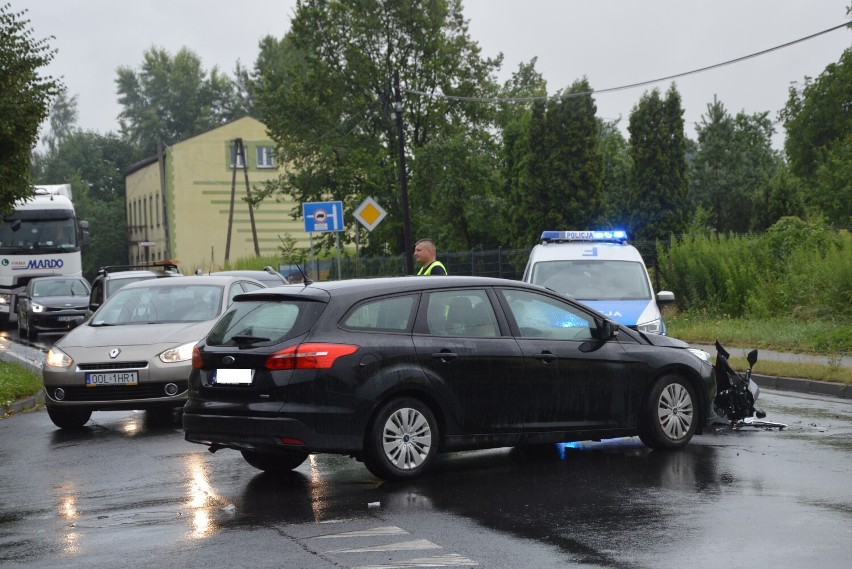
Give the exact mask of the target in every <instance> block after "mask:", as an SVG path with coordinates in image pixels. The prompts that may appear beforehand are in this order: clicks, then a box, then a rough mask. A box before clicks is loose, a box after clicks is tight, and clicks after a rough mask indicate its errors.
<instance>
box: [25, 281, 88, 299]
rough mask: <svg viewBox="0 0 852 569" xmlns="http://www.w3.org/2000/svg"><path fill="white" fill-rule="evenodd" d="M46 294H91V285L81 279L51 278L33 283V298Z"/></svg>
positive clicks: (42, 296)
mask: <svg viewBox="0 0 852 569" xmlns="http://www.w3.org/2000/svg"><path fill="white" fill-rule="evenodd" d="M46 296H89V287H88V285H86V283H84V282H83V281H81V280H80V279H50V280H44V281H37V282H35V283H33V298H44V297H46Z"/></svg>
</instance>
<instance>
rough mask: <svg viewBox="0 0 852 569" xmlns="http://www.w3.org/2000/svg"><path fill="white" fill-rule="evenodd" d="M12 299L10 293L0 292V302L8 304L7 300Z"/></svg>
mask: <svg viewBox="0 0 852 569" xmlns="http://www.w3.org/2000/svg"><path fill="white" fill-rule="evenodd" d="M11 299H12V295H10V294H0V304H6V305H8V304H9V301H10V300H11Z"/></svg>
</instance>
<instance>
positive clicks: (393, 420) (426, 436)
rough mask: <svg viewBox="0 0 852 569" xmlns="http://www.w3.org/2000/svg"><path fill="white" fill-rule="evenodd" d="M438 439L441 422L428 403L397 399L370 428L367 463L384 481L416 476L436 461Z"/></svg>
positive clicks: (376, 416) (365, 443)
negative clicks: (436, 418)
mask: <svg viewBox="0 0 852 569" xmlns="http://www.w3.org/2000/svg"><path fill="white" fill-rule="evenodd" d="M438 440H439V438H438V422H437V421H436V420H435V415H434V414H433V413H432V411H431V409H429V407H428V406H427V405H426V404H425V403H423V402H422V401H420V400H418V399H414V398H411V397H404V398H399V399H394V400H392V401H389V402H388V403H387V404H385V405H384V406H383V407H382V408H381V409H379V411H378V413H376V415H375V416H374V418H373V421H372V422H371V423H370V426H369V427H368V429H367V438H366V440H365V442H364V464H365V465H366V467H367V469H368V470H369V471H370V472H372V473H373V474H374V475H375V476H377V477H379V478H381V479H383V480H407V479H410V478H414V477H416V476H419V475H421V474H422V473H423V472H425V471H426V470H428V469H429V467H430V466H431V465H432V463H434V462H435V457H436V456H437V454H438Z"/></svg>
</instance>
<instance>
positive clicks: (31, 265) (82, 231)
mask: <svg viewBox="0 0 852 569" xmlns="http://www.w3.org/2000/svg"><path fill="white" fill-rule="evenodd" d="M14 208H15V210H14V212H13V213H11V214H10V215H7V216H5V217H3V219H2V221H0V327H5V326H6V325H8V323H9V317H10V316H11V315H12V314H14V313H15V303H16V299H17V296H18V294H20V293H21V291H23V290H24V288H25V287H26V286H27V283H28V282H29V281H30V280H32V279H33V278H35V277H43V276H48V275H68V276H82V275H83V265H82V259H81V255H80V248H81V246H82V245H84V244H86V243H87V242H88V239H89V232H88V228H89V224H88V222H86V221H81V220H78V219H77V215H76V213H75V212H74V204H73V202H72V201H71V185H70V184H58V185H50V186H36V188H35V195H34V196H32V197H30V198H27V199H25V200H20V201H18V202H15V206H14Z"/></svg>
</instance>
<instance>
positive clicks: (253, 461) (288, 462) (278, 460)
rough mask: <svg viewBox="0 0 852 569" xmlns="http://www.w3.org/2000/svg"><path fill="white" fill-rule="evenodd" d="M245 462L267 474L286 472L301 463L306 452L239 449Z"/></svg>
mask: <svg viewBox="0 0 852 569" xmlns="http://www.w3.org/2000/svg"><path fill="white" fill-rule="evenodd" d="M241 452H242V455H243V458H244V459H245V461H246V462H247V463H249V464H250V465H252V466H253V467H255V468H257V469H258V470H262V471H264V472H268V473H269V474H286V473H288V472H290V471H291V470H293V469H294V468H296V467H298V466H299V465H301V464H302V463H303V462H305V460H307V458H308V453H306V452H299V451H285V452H257V451H249V450H244V451H241Z"/></svg>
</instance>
